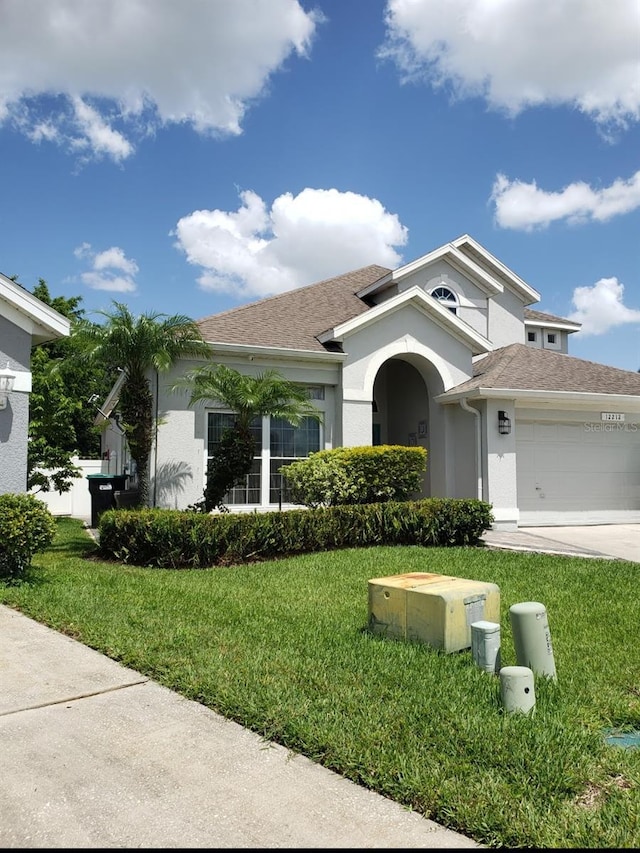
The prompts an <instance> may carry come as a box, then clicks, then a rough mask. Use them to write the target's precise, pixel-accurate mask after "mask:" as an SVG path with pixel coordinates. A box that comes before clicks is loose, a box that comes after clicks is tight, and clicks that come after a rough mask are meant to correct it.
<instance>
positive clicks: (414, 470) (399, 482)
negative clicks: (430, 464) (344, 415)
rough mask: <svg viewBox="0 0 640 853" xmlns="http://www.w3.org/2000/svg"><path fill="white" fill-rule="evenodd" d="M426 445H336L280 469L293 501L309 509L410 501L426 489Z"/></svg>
mask: <svg viewBox="0 0 640 853" xmlns="http://www.w3.org/2000/svg"><path fill="white" fill-rule="evenodd" d="M426 467H427V451H426V450H425V448H424V447H405V446H404V445H399V444H381V445H376V446H373V447H372V446H368V445H367V446H363V447H334V448H332V449H331V450H319V451H318V452H317V453H310V454H309V456H306V457H305V458H304V459H298V460H296V461H295V462H291V463H289V464H288V465H284V466H283V467H282V468H280V473H281V474H282V475H283V477H284V479H285V481H286V483H287V487H288V488H289V490H290V493H291V500H292V501H293V503H297V504H304V506H307V507H312V508H313V507H318V506H338V505H341V504H369V503H379V502H383V501H406V500H409V499H410V498H411V497H412V496H415V495H416V493H419V492H420V491H421V490H422V478H423V475H424V472H425V470H426Z"/></svg>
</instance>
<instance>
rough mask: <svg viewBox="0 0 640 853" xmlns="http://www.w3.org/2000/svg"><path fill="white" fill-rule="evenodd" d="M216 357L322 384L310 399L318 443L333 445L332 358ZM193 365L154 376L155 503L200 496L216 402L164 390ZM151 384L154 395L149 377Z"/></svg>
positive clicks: (244, 368) (171, 504) (172, 504)
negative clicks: (316, 414)
mask: <svg viewBox="0 0 640 853" xmlns="http://www.w3.org/2000/svg"><path fill="white" fill-rule="evenodd" d="M216 361H217V362H220V363H224V364H227V365H228V366H229V367H232V368H234V369H236V370H239V371H241V372H242V373H246V374H249V375H253V376H256V375H257V374H259V373H261V372H263V371H264V370H266V369H268V368H273V369H275V370H278V372H279V373H281V374H282V375H283V376H285V377H286V378H287V379H290V380H292V381H294V382H301V383H303V384H306V385H320V386H322V387H323V388H324V395H325V399H324V400H314V401H313V402H314V405H315V406H316V407H317V408H318V409H319V410H320V411H321V412H322V414H323V421H322V425H321V428H320V434H321V446H324V447H331V446H335V445H333V444H332V442H333V441H334V439H335V435H336V396H337V395H336V386H337V385H338V384H339V381H340V377H339V365H338V364H337V363H334V364H322V363H321V364H315V363H313V362H308V363H305V362H304V361H300V360H296V359H289V360H285V359H273V360H271V361H267V360H266V359H263V358H262V357H253V358H252V359H251V360H249V358H248V357H246V356H241V357H236V358H234V357H232V356H229V357H221V358H219V359H218V358H216ZM196 366H197V365H196V364H195V363H193V362H181V363H180V364H179V365H176V366H175V367H174V368H173V369H172V370H171V371H168V372H167V373H166V374H161V375H160V376H159V377H158V383H157V392H158V415H159V417H158V430H157V441H156V442H154V447H153V451H152V454H151V459H150V467H149V473H150V486H151V489H150V493H151V499H152V502H154V503H155V505H156V506H158V507H163V508H167V509H184V508H185V507H187V506H189V505H190V504H193V503H195V502H196V501H199V500H201V498H202V494H203V490H204V486H205V479H206V456H207V413H208V412H210V411H214V410H216V409H220V408H221V407H220V406H219V405H218V404H217V403H215V402H214V401H212V402H211V403H209V402H200V403H196V404H195V405H194V406H189V397H190V394H189V392H188V391H184V390H181V391H179V392H173V391H171V390H170V389H171V386H172V385H173V384H174V383H175V381H176V380H177V378H178V377H179V376H180V375H182V374H183V373H184V372H186V371H188V370H191V369H192V368H193V367H196ZM151 383H152V389H153V391H154V395H155V392H156V381H155V376H153V377H152V379H151ZM370 411H371V406H370V405H369V412H370ZM370 422H371V421H370V416H369V424H370ZM369 431H370V427H369ZM251 508H253V507H251Z"/></svg>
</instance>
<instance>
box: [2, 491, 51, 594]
mask: <svg viewBox="0 0 640 853" xmlns="http://www.w3.org/2000/svg"><path fill="white" fill-rule="evenodd" d="M55 533H56V525H55V521H54V519H53V516H52V515H51V512H50V511H49V508H48V507H47V505H46V504H45V503H43V502H42V501H41V500H38V499H37V498H36V497H34V495H16V494H6V495H0V578H1V579H2V580H18V579H20V578H22V577H23V576H24V574H25V573H26V571H27V569H28V568H29V566H30V565H31V558H32V557H33V555H34V554H36V553H37V552H38V551H44V550H45V548H47V547H48V546H49V545H51V543H52V542H53V538H54V536H55Z"/></svg>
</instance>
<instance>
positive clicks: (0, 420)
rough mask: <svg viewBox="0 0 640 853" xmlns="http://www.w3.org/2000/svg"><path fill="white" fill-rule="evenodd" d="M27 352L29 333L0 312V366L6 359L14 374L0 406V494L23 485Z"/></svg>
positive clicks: (28, 384) (28, 386) (28, 379)
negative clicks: (8, 391)
mask: <svg viewBox="0 0 640 853" xmlns="http://www.w3.org/2000/svg"><path fill="white" fill-rule="evenodd" d="M30 355H31V335H30V333H29V332H26V331H25V330H24V329H21V328H20V327H18V326H16V325H15V324H14V323H12V322H10V321H9V320H7V318H6V317H2V316H0V368H4V367H6V366H7V363H9V367H10V368H11V370H13V371H14V372H15V373H16V374H17V377H16V383H15V389H14V391H13V392H12V393H11V394H10V395H9V396H8V398H7V406H6V408H5V409H0V494H10V493H13V492H17V493H22V492H25V491H26V488H27V435H28V430H29V393H28V392H29V391H30V390H31V373H30V372H29V359H30Z"/></svg>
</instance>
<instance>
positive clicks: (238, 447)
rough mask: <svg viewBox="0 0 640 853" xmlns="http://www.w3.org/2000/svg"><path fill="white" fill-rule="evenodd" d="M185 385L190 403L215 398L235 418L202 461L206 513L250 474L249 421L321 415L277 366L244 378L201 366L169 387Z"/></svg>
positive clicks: (219, 368) (233, 372) (296, 423)
mask: <svg viewBox="0 0 640 853" xmlns="http://www.w3.org/2000/svg"><path fill="white" fill-rule="evenodd" d="M185 386H187V387H191V388H192V392H191V399H190V401H189V405H194V404H195V403H197V402H199V401H201V400H217V401H218V402H220V403H222V404H223V405H224V406H225V407H226V408H228V409H230V410H231V411H232V412H233V413H234V416H235V417H234V423H233V427H232V428H230V429H227V430H225V432H224V433H223V435H222V438H221V441H220V443H219V444H218V446H217V447H216V448H215V450H214V452H213V454H212V456H211V458H210V459H209V463H208V465H207V484H206V488H205V491H204V500H203V503H204V507H203V508H204V510H205V512H210V511H211V510H212V509H214V508H215V507H219V508H222V501H223V498H224V496H225V495H226V494H227V492H229V491H230V490H231V489H232V488H234V486H237V485H240V484H241V483H242V482H244V479H245V477H246V475H247V474H248V473H249V472H250V470H251V465H252V463H253V457H254V455H255V441H254V438H253V435H252V433H251V424H252V422H253V421H254V420H255V418H257V417H261V416H270V417H272V418H282V419H283V420H286V421H288V422H289V423H290V424H291V425H292V426H294V427H296V426H299V425H300V423H301V422H302V421H303V419H304V418H313V419H314V420H318V421H319V420H321V418H322V414H321V413H320V412H319V411H318V409H316V408H315V407H314V405H313V404H312V403H311V401H310V399H309V393H308V391H307V389H306V388H305V387H304V386H303V385H300V384H298V383H296V382H292V381H291V380H289V379H286V378H285V377H284V376H282V375H281V374H280V373H279V372H278V371H277V370H265V371H263V372H262V373H259V374H258V375H257V376H249V375H247V374H245V373H240V371H238V370H234V369H233V368H232V367H227V366H226V365H224V364H217V365H205V366H204V367H201V368H197V369H196V370H193V371H191V372H190V373H187V374H186V376H185V378H184V379H183V380H182V381H181V382H180V383H178V384H177V385H176V386H174V387H185Z"/></svg>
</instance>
